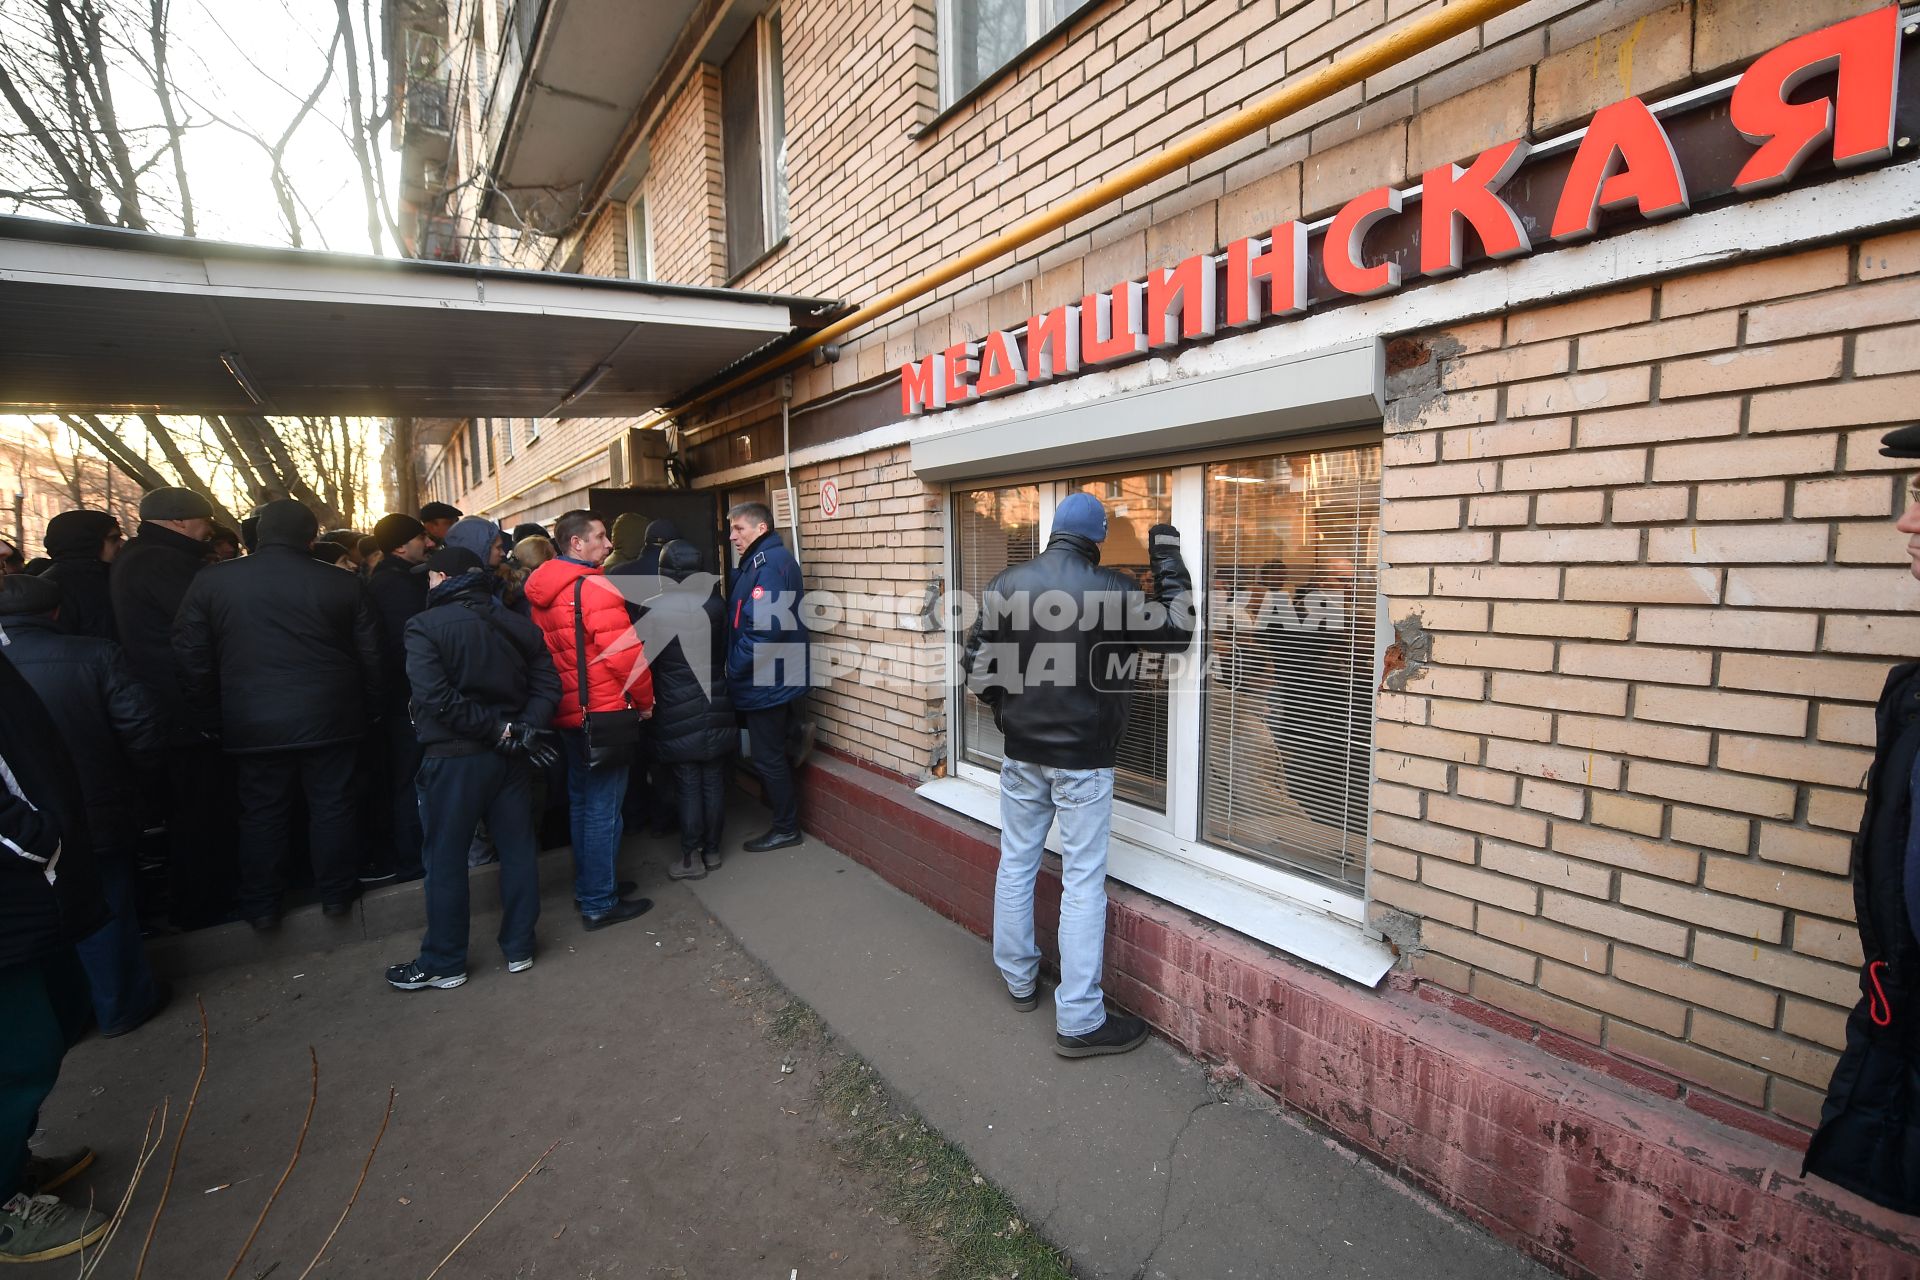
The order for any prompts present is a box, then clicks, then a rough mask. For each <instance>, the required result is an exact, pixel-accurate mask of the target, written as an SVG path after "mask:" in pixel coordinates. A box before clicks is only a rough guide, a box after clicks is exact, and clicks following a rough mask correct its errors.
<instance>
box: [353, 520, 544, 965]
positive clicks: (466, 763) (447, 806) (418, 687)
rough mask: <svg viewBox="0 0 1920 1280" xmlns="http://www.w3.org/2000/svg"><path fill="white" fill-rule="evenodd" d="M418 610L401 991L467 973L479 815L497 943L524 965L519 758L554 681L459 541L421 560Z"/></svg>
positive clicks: (525, 822)
mask: <svg viewBox="0 0 1920 1280" xmlns="http://www.w3.org/2000/svg"><path fill="white" fill-rule="evenodd" d="M423 567H424V569H425V571H426V580H427V583H428V584H429V591H428V593H427V609H426V611H425V612H424V613H421V614H420V615H419V616H418V617H416V618H414V620H413V621H412V622H409V623H408V624H407V678H408V681H409V682H410V684H411V686H412V689H413V716H414V726H415V729H416V731H417V733H418V734H419V738H420V742H421V744H422V748H423V750H424V751H425V756H426V758H425V759H423V760H422V761H421V762H420V778H419V789H420V806H421V809H422V811H423V813H424V814H425V820H426V821H425V826H426V841H425V846H424V849H425V861H426V868H427V886H426V888H427V895H426V896H427V932H426V936H425V937H423V938H421V940H420V954H419V956H418V957H417V958H415V959H413V960H410V961H407V962H405V963H402V964H396V965H393V966H391V967H389V968H388V969H387V981H388V982H389V983H390V984H392V985H393V986H394V987H395V988H396V989H398V990H401V991H418V990H421V989H423V988H426V987H439V988H443V989H444V988H450V987H457V986H459V985H460V984H461V983H463V982H465V981H466V980H467V926H468V915H467V908H468V902H467V849H468V847H469V845H470V844H471V843H472V841H473V831H474V827H475V826H476V825H477V824H478V823H479V822H480V820H481V819H483V818H484V819H485V820H486V823H487V830H488V832H489V833H491V835H492V837H493V842H494V845H495V846H496V847H497V848H498V849H499V851H500V905H501V918H500V949H501V951H502V952H503V953H504V954H505V956H506V961H507V972H509V973H521V972H524V971H525V970H527V969H531V968H532V967H533V926H534V922H535V921H536V920H538V919H539V916H540V873H539V869H538V867H537V866H536V859H537V857H538V848H537V846H536V843H535V839H534V830H533V790H532V783H531V779H530V778H529V776H528V772H527V768H526V766H525V764H523V763H522V761H523V760H525V761H531V762H532V763H534V764H536V765H538V766H540V767H543V768H544V767H546V766H548V765H550V764H551V763H553V760H554V757H555V755H556V754H557V753H556V752H555V749H554V748H553V747H552V746H550V745H548V744H547V743H545V742H543V741H542V740H541V738H540V736H539V735H540V733H541V731H543V730H544V729H546V727H547V725H548V724H549V723H551V721H552V719H553V711H554V707H555V705H556V704H557V703H558V701H559V699H560V676H559V674H558V673H557V672H556V671H555V670H554V666H553V659H552V657H551V656H549V655H548V653H547V642H546V640H545V639H544V638H543V637H542V636H541V634H540V630H539V628H537V627H535V626H534V625H533V623H531V622H529V621H527V620H526V619H525V618H522V617H521V616H520V615H519V614H517V613H514V612H513V611H512V610H511V609H508V608H507V607H506V606H504V605H502V604H501V603H500V601H499V600H498V599H497V598H496V596H495V593H494V590H493V583H492V577H493V571H492V570H491V569H490V568H489V567H488V566H487V565H486V563H485V562H483V561H482V560H481V559H480V557H479V556H478V555H476V554H474V552H473V551H471V550H469V549H468V548H466V547H458V546H447V547H442V548H440V549H439V550H438V551H435V552H434V553H433V554H432V556H430V557H429V558H428V559H427V562H426V564H425V565H424V566H423Z"/></svg>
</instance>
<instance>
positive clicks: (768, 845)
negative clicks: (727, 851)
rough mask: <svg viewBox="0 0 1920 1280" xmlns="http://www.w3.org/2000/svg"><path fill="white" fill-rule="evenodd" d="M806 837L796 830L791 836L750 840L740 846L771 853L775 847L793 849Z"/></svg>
mask: <svg viewBox="0 0 1920 1280" xmlns="http://www.w3.org/2000/svg"><path fill="white" fill-rule="evenodd" d="M805 839H806V837H805V836H803V835H801V834H800V833H799V832H795V833H794V834H793V835H790V836H782V837H781V838H780V839H778V840H749V841H747V842H746V843H745V844H743V845H741V846H740V847H741V848H742V849H744V850H746V851H747V852H748V853H771V852H772V851H773V850H775V849H791V848H793V846H795V845H797V844H799V843H801V842H802V841H803V840H805Z"/></svg>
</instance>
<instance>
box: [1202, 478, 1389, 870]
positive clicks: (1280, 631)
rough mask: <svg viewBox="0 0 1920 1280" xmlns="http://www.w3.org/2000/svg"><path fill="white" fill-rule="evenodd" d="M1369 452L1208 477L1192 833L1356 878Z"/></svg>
mask: <svg viewBox="0 0 1920 1280" xmlns="http://www.w3.org/2000/svg"><path fill="white" fill-rule="evenodd" d="M1379 512H1380V450H1379V448H1378V446H1373V445H1368V446H1361V447H1355V448H1346V449H1333V450H1326V451H1322V452H1313V453H1298V454H1286V455H1278V456H1273V457H1265V458H1254V459H1244V460H1236V461H1232V462H1221V463H1214V464H1210V465H1209V466H1208V467H1207V468H1206V543H1207V549H1208V569H1207V573H1208V588H1209V590H1208V595H1209V597H1210V599H1209V603H1208V607H1207V615H1208V635H1207V643H1208V646H1209V654H1208V657H1209V661H1208V664H1207V667H1206V674H1205V676H1204V679H1203V701H1202V707H1203V711H1202V725H1203V727H1202V735H1203V738H1204V743H1203V751H1204V758H1203V762H1202V775H1201V776H1202V785H1201V832H1202V838H1203V839H1205V840H1206V841H1207V842H1209V843H1211V844H1216V845H1219V846H1221V847H1224V848H1228V849H1233V850H1235V851H1237V852H1240V853H1243V854H1246V855H1249V856H1251V857H1254V858H1258V859H1261V860H1263V861H1268V862H1272V863H1274V864H1277V865H1281V866H1285V867H1287V868H1289V869H1291V870H1296V871H1305V872H1307V873H1309V874H1312V875H1316V876H1319V877H1323V878H1325V879H1328V880H1332V881H1335V882H1337V883H1340V884H1344V885H1350V886H1354V887H1359V886H1361V885H1362V884H1363V883H1364V881H1365V877H1366V846H1367V815H1368V810H1369V795H1370V786H1369V780H1370V779H1371V777H1372V756H1373V703H1374V656H1373V655H1374V648H1375V639H1374V628H1375V612H1376V602H1377V599H1378V592H1379V575H1378V568H1377V566H1378V564H1379Z"/></svg>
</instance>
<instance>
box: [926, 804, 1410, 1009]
mask: <svg viewBox="0 0 1920 1280" xmlns="http://www.w3.org/2000/svg"><path fill="white" fill-rule="evenodd" d="M915 794H917V795H919V796H920V797H922V798H923V799H926V800H931V801H932V802H933V803H935V804H937V805H941V806H943V807H945V808H948V809H952V810H954V811H955V812H957V813H962V814H965V815H966V816H967V817H969V818H973V819H975V820H976V821H979V822H984V823H986V824H987V825H988V826H990V827H992V828H994V829H995V830H996V831H997V830H999V828H1000V796H999V793H998V792H996V791H994V790H993V789H992V788H991V787H986V786H982V785H981V784H979V783H977V782H969V781H967V780H965V779H963V778H935V779H933V780H932V781H931V782H927V783H924V784H922V785H921V786H920V787H918V788H916V790H915ZM1047 848H1048V849H1049V850H1051V851H1052V852H1054V853H1058V852H1059V851H1060V849H1059V838H1058V836H1057V834H1056V833H1054V832H1051V831H1050V832H1048V834H1047ZM1107 874H1108V875H1109V876H1111V877H1113V878H1114V879H1115V880H1118V881H1120V882H1121V883H1122V884H1127V885H1131V886H1132V887H1134V888H1135V889H1139V890H1141V891H1142V892H1145V893H1150V894H1152V895H1153V896H1154V897H1156V898H1164V899H1165V900H1167V901H1168V902H1171V903H1173V904H1174V905H1175V906H1179V907H1184V908H1186V909H1187V910H1189V911H1192V912H1194V913H1196V914H1198V915H1201V916H1204V917H1206V918H1207V919H1209V920H1212V921H1215V922H1216V923H1218V924H1223V925H1225V926H1227V927H1228V928H1229V929H1233V930H1236V931H1237V932H1240V933H1244V934H1246V935H1247V936H1248V937H1251V938H1255V939H1258V940H1259V941H1261V942H1264V943H1266V944H1267V945H1268V946H1271V947H1275V948H1278V949H1279V950H1281V951H1284V952H1286V953H1287V954H1288V955H1291V956H1295V957H1297V958H1299V959H1301V960H1305V961H1307V962H1309V963H1311V964H1316V965H1319V966H1320V967H1321V968H1323V969H1328V970H1331V971H1332V972H1334V973H1337V974H1339V975H1340V976H1341V977H1343V978H1350V979H1352V980H1353V981H1355V982H1358V983H1360V984H1362V985H1363V986H1367V987H1373V986H1376V985H1378V984H1379V982H1380V979H1381V978H1382V977H1384V976H1385V975H1386V972H1387V970H1389V969H1391V968H1392V967H1393V950H1392V948H1390V947H1389V946H1388V945H1387V944H1386V943H1385V942H1383V941H1381V940H1379V939H1377V938H1372V937H1369V936H1368V935H1367V934H1366V932H1365V931H1364V930H1363V929H1362V928H1361V927H1360V925H1359V924H1358V923H1357V922H1356V921H1355V920H1353V919H1343V918H1341V917H1340V916H1336V915H1331V914H1329V913H1327V912H1326V911H1323V910H1320V909H1317V908H1315V907H1313V906H1311V905H1309V904H1307V903H1303V902H1300V901H1299V900H1298V899H1295V898H1290V897H1287V896H1284V895H1282V894H1278V893H1275V892H1273V891H1272V890H1270V889H1268V888H1266V887H1264V886H1261V885H1257V884H1254V883H1251V882H1250V881H1248V880H1245V879H1240V878H1237V877H1233V876H1230V875H1225V874H1221V873H1219V872H1216V871H1213V870H1209V869H1204V868H1202V867H1200V866H1198V865H1196V864H1194V863H1192V862H1189V861H1187V860H1186V859H1183V858H1181V857H1179V856H1178V855H1175V854H1171V853H1167V852H1163V851H1161V850H1158V849H1152V848H1149V847H1147V846H1146V845H1144V844H1140V843H1137V842H1135V841H1133V840H1129V839H1127V838H1126V837H1124V836H1122V835H1120V834H1118V833H1116V834H1115V835H1114V836H1113V837H1112V839H1111V841H1110V842H1109V845H1108V851H1107ZM1348 896H1350V897H1352V899H1353V906H1354V907H1355V908H1357V907H1358V905H1359V903H1360V899H1359V897H1358V895H1348ZM1354 914H1355V915H1357V914H1359V912H1358V911H1357V909H1356V910H1355V911H1354Z"/></svg>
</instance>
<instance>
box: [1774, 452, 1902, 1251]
mask: <svg viewBox="0 0 1920 1280" xmlns="http://www.w3.org/2000/svg"><path fill="white" fill-rule="evenodd" d="M1880 443H1881V447H1880V452H1881V453H1882V454H1883V455H1884V456H1886V457H1889V458H1907V459H1913V460H1914V465H1915V467H1916V469H1917V470H1916V474H1914V475H1913V476H1911V477H1910V478H1909V479H1908V481H1907V483H1906V486H1905V492H1904V494H1903V497H1904V503H1903V504H1902V506H1903V512H1902V514H1901V515H1900V517H1899V519H1898V520H1897V521H1896V522H1895V525H1894V527H1895V528H1896V529H1898V530H1899V531H1900V532H1901V533H1904V534H1906V535H1907V565H1908V569H1909V571H1910V572H1911V573H1912V574H1913V575H1914V576H1915V577H1916V578H1920V426H1911V427H1902V428H1900V429H1899V430H1898V431H1890V432H1888V433H1887V435H1886V436H1885V437H1884V438H1883V439H1882V440H1881V442H1880ZM1874 725H1875V735H1874V753H1873V764H1872V766H1871V767H1870V768H1869V770H1868V772H1867V803H1866V810H1865V812H1864V813H1863V814H1862V815H1861V819H1860V832H1859V834H1858V835H1857V836H1855V837H1854V842H1853V911H1854V918H1855V920H1856V921H1857V922H1858V924H1859V928H1860V950H1861V953H1862V962H1861V966H1860V1002H1859V1003H1858V1004H1856V1005H1855V1006H1854V1009H1853V1013H1852V1014H1851V1015H1850V1016H1849V1017H1848V1018H1847V1047H1846V1049H1845V1051H1844V1052H1842V1053H1841V1055H1840V1060H1839V1061H1838V1062H1837V1063H1835V1064H1834V1068H1833V1080H1832V1083H1831V1084H1829V1085H1828V1086H1827V1100H1826V1103H1825V1105H1824V1106H1822V1107H1821V1109H1820V1127H1819V1129H1817V1130H1816V1131H1815V1132H1814V1135H1813V1141H1812V1142H1811V1143H1809V1144H1808V1146H1807V1158H1806V1164H1805V1167H1804V1169H1803V1170H1802V1171H1803V1172H1805V1173H1812V1174H1818V1175H1819V1176H1820V1177H1822V1178H1825V1179H1826V1180H1827V1181H1829V1182H1834V1183H1838V1184H1839V1185H1840V1186H1843V1187H1845V1188H1846V1189H1847V1190H1849V1191H1853V1192H1857V1193H1858V1194H1860V1195H1863V1196H1865V1197H1866V1198H1867V1199H1869V1200H1872V1201H1873V1202H1874V1203H1876V1204H1882V1205H1885V1206H1886V1207H1887V1208H1889V1209H1894V1210H1898V1211H1899V1212H1901V1213H1914V1214H1920V823H1915V822H1914V820H1913V819H1914V802H1915V799H1916V797H1917V796H1920V662H1908V663H1903V664H1901V665H1900V666H1897V667H1895V668H1894V669H1893V670H1892V671H1890V672H1888V673H1887V683H1886V687H1885V689H1884V690H1883V691H1882V692H1881V694H1880V704H1879V706H1878V708H1876V710H1875V712H1874Z"/></svg>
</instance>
